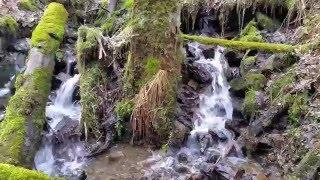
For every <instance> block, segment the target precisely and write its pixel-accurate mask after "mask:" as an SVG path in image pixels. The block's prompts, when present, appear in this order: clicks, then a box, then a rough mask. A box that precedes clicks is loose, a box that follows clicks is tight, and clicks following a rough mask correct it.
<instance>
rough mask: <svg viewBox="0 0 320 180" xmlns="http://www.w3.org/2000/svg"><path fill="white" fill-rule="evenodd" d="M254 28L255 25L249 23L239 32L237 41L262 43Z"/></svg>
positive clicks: (254, 23)
mask: <svg viewBox="0 0 320 180" xmlns="http://www.w3.org/2000/svg"><path fill="white" fill-rule="evenodd" d="M256 26H257V23H256V22H255V21H250V22H249V23H248V25H247V26H246V27H245V28H244V29H243V30H242V31H241V33H240V38H239V41H247V42H263V37H262V36H261V34H260V31H259V30H258V29H257V27H256Z"/></svg>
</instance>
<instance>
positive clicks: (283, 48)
mask: <svg viewBox="0 0 320 180" xmlns="http://www.w3.org/2000/svg"><path fill="white" fill-rule="evenodd" d="M181 37H182V38H183V39H185V40H190V41H197V42H199V43H202V44H206V45H219V46H224V47H228V48H231V49H237V50H248V49H251V50H260V51H265V52H273V53H276V52H293V51H294V50H295V49H296V48H297V47H296V46H292V45H288V44H273V43H261V42H246V41H237V40H226V39H219V38H210V37H204V36H195V35H186V34H182V35H181Z"/></svg>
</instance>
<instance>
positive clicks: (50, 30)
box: [31, 2, 68, 54]
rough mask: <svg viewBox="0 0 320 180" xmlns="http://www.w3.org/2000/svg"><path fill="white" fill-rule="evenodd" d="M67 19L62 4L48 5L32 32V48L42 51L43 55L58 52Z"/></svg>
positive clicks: (66, 13)
mask: <svg viewBox="0 0 320 180" xmlns="http://www.w3.org/2000/svg"><path fill="white" fill-rule="evenodd" d="M67 19H68V12H67V11H66V9H65V8H64V6H63V5H62V4H59V3H55V2H53V3H50V4H49V5H48V7H47V9H46V10H45V12H44V14H43V16H42V18H41V20H40V22H39V24H38V26H37V27H36V28H35V30H34V31H33V32H32V38H31V44H32V46H33V47H37V48H39V49H41V50H43V53H45V54H51V53H54V52H55V51H56V50H58V48H59V46H60V42H61V41H62V40H63V36H64V27H65V24H66V22H67Z"/></svg>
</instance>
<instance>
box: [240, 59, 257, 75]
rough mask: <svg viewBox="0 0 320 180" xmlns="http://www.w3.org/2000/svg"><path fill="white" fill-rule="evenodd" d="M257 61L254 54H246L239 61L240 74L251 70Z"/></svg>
mask: <svg viewBox="0 0 320 180" xmlns="http://www.w3.org/2000/svg"><path fill="white" fill-rule="evenodd" d="M256 61H257V57H256V56H248V57H246V58H245V59H243V60H242V61H241V64H240V72H241V74H242V75H245V74H247V73H248V72H249V71H250V70H252V69H253V68H254V67H255V64H256Z"/></svg>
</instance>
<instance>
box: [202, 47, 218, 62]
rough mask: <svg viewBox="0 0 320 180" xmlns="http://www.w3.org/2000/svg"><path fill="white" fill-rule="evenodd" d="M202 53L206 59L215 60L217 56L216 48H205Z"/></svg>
mask: <svg viewBox="0 0 320 180" xmlns="http://www.w3.org/2000/svg"><path fill="white" fill-rule="evenodd" d="M202 53H203V55H204V57H205V58H206V59H213V58H214V55H215V48H214V47H210V48H205V49H204V50H203V51H202Z"/></svg>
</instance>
